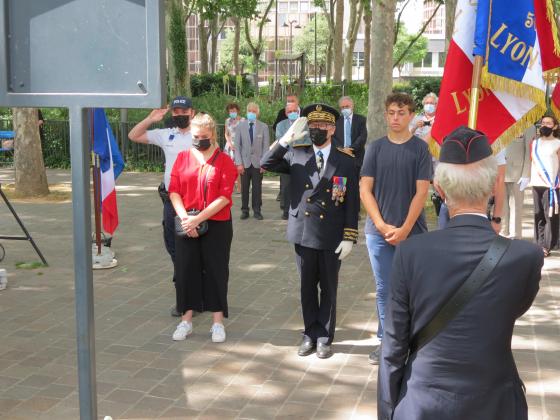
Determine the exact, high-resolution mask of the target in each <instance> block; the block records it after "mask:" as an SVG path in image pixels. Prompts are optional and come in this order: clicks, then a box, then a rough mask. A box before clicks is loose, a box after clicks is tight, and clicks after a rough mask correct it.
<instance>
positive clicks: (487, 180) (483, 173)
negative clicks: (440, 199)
mask: <svg viewBox="0 0 560 420" xmlns="http://www.w3.org/2000/svg"><path fill="white" fill-rule="evenodd" d="M497 176H498V166H497V163H496V158H495V157H494V156H489V157H487V158H485V159H482V160H479V161H478V162H474V163H469V164H467V165H456V164H453V163H443V162H440V163H438V165H437V166H436V173H435V176H434V183H435V184H437V185H439V187H440V188H441V189H442V190H443V192H444V193H445V201H446V202H447V205H448V206H449V207H457V206H458V205H461V204H463V205H465V204H468V205H472V204H480V203H482V202H483V201H486V200H488V197H489V196H490V194H491V193H492V189H493V188H494V184H495V183H496V177H497Z"/></svg>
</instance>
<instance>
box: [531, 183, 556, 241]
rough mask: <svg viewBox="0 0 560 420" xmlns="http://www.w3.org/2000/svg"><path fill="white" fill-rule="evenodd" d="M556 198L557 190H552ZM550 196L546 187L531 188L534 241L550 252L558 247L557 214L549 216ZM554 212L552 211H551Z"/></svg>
mask: <svg viewBox="0 0 560 420" xmlns="http://www.w3.org/2000/svg"><path fill="white" fill-rule="evenodd" d="M554 194H556V197H558V189H556V190H554ZM549 204H550V194H549V189H548V188H547V187H533V207H534V211H535V241H536V242H537V244H538V245H540V246H541V247H543V248H545V249H548V250H551V249H553V248H556V247H558V235H559V232H558V220H559V216H558V214H554V213H553V214H552V216H550V215H549ZM553 211H554V210H553Z"/></svg>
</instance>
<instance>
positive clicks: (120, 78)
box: [0, 0, 165, 108]
mask: <svg viewBox="0 0 560 420" xmlns="http://www.w3.org/2000/svg"><path fill="white" fill-rule="evenodd" d="M0 4H1V8H0V22H1V23H2V24H3V25H2V26H1V28H2V29H1V30H0V57H4V58H5V59H4V60H1V61H3V62H0V104H1V105H4V106H30V107H39V106H68V107H70V106H80V107H83V108H85V107H118V108H145V107H158V106H160V105H162V103H163V102H165V89H164V85H163V84H162V75H163V74H164V71H165V69H164V64H165V61H164V55H163V54H164V50H165V49H164V40H165V28H164V11H163V10H164V9H163V0H96V1H91V0H40V1H37V0H0Z"/></svg>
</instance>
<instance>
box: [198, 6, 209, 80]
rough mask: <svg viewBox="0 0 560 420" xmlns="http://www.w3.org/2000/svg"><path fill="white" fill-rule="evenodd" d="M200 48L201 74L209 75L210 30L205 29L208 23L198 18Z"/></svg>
mask: <svg viewBox="0 0 560 420" xmlns="http://www.w3.org/2000/svg"><path fill="white" fill-rule="evenodd" d="M198 19H199V21H198V46H199V56H200V74H207V73H208V29H207V28H206V27H205V24H206V21H205V20H204V19H203V18H201V17H199V18H198Z"/></svg>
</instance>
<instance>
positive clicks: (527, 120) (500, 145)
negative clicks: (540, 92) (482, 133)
mask: <svg viewBox="0 0 560 420" xmlns="http://www.w3.org/2000/svg"><path fill="white" fill-rule="evenodd" d="M545 112H546V107H542V106H540V105H538V104H537V105H535V106H534V107H533V108H532V109H530V110H529V112H527V113H526V114H525V115H523V116H522V117H521V118H520V119H519V120H517V121H516V122H515V123H514V124H513V125H511V126H510V127H508V129H507V130H506V131H504V132H503V133H502V134H500V136H499V137H498V138H497V139H496V141H494V143H492V150H493V151H494V154H496V153H498V152H499V151H501V150H503V149H505V148H506V147H507V146H508V144H510V143H511V141H512V140H513V139H515V138H516V137H519V136H520V135H521V134H523V133H524V132H525V130H526V129H527V128H528V127H530V126H531V125H533V124H535V122H536V121H537V120H538V119H539V118H541V117H542V116H543V115H544V114H545Z"/></svg>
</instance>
